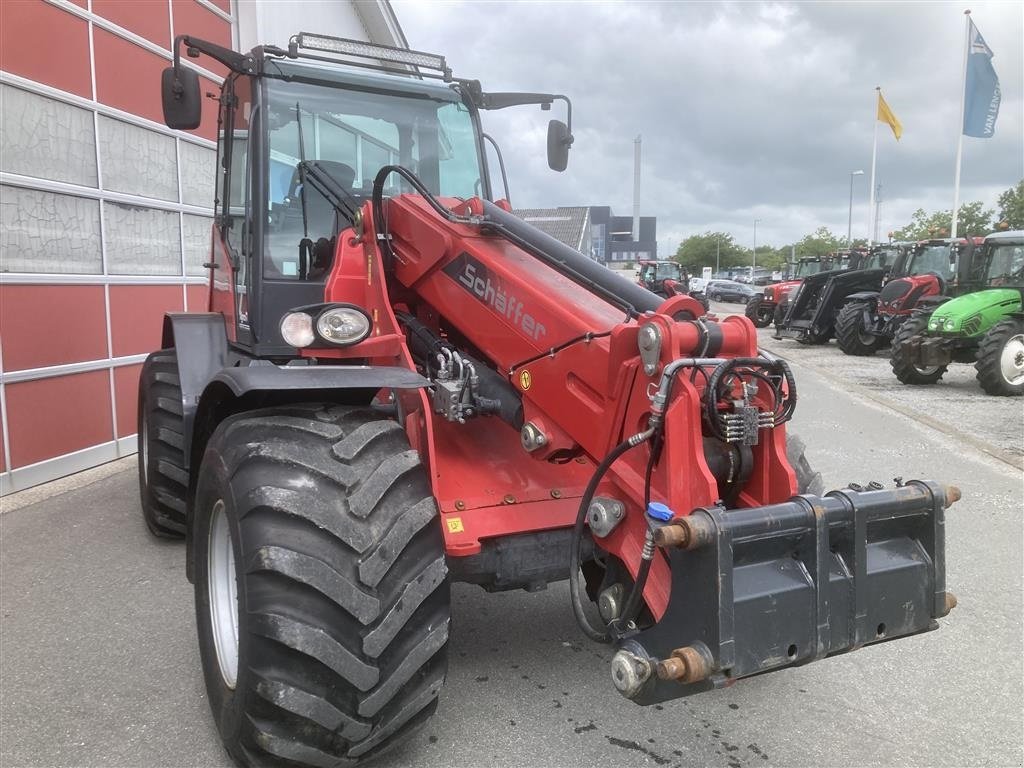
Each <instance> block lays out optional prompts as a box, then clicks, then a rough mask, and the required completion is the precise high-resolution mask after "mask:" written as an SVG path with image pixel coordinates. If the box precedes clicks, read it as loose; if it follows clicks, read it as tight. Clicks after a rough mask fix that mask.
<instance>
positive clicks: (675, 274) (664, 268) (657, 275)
mask: <svg viewBox="0 0 1024 768" xmlns="http://www.w3.org/2000/svg"><path fill="white" fill-rule="evenodd" d="M654 279H655V280H678V279H679V265H678V264H658V265H657V266H656V268H655V270H654Z"/></svg>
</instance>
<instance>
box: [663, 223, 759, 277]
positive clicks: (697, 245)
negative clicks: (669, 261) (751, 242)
mask: <svg viewBox="0 0 1024 768" xmlns="http://www.w3.org/2000/svg"><path fill="white" fill-rule="evenodd" d="M749 253H750V252H749V251H747V250H745V249H744V248H741V247H740V246H738V245H736V243H735V242H734V241H733V237H732V235H730V234H729V233H727V232H705V233H704V234H702V235H690V236H689V237H688V238H686V239H685V240H683V242H682V243H680V244H679V248H678V249H677V250H676V256H675V258H676V261H678V262H679V263H680V264H683V265H685V266H688V267H711V268H712V269H714V268H715V265H716V254H717V257H718V266H720V267H723V268H724V267H735V266H739V265H741V264H749V263H750V256H749Z"/></svg>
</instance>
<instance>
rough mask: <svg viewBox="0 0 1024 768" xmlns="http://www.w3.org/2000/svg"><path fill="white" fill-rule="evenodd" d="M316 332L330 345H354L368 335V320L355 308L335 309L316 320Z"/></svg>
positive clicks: (329, 310)
mask: <svg viewBox="0 0 1024 768" xmlns="http://www.w3.org/2000/svg"><path fill="white" fill-rule="evenodd" d="M316 332H317V333H318V334H320V338H322V339H323V340H324V341H329V342H331V343H332V344H340V345H344V346H348V345H349V344H356V343H357V342H360V341H362V340H363V339H365V338H366V337H367V336H369V335H370V318H369V317H367V316H366V314H365V313H364V312H363V311H362V310H359V309H356V308H355V307H335V308H334V309H328V310H327V311H326V312H324V313H323V314H321V315H320V317H318V318H317V321H316Z"/></svg>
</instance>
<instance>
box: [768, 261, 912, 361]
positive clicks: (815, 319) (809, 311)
mask: <svg viewBox="0 0 1024 768" xmlns="http://www.w3.org/2000/svg"><path fill="white" fill-rule="evenodd" d="M898 255H899V249H897V248H895V247H893V246H890V245H879V246H875V247H873V248H870V249H867V248H858V249H852V250H847V251H839V252H837V253H836V254H835V258H834V260H833V262H832V269H830V270H827V271H823V272H819V273H817V274H815V275H810V276H808V277H806V278H804V280H803V281H802V282H801V283H800V286H799V287H798V288H797V289H796V290H795V291H793V292H792V293H790V295H789V301H788V302H787V305H786V308H785V312H784V314H783V317H782V319H781V321H780V322H778V323H776V330H775V338H777V339H782V338H792V339H796V340H797V341H798V342H800V343H801V344H824V343H826V342H828V340H829V339H831V338H832V336H833V334H834V333H835V321H836V316H837V315H838V314H839V312H840V309H841V307H842V306H843V304H844V303H845V302H846V301H847V298H848V297H849V296H850V295H855V294H857V293H859V292H861V291H871V290H879V289H881V287H882V282H883V281H884V280H885V277H886V275H887V274H889V270H890V269H891V268H892V265H893V263H894V262H895V261H896V260H897V257H898Z"/></svg>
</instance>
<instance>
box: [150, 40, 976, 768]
mask: <svg viewBox="0 0 1024 768" xmlns="http://www.w3.org/2000/svg"><path fill="white" fill-rule="evenodd" d="M181 45H184V46H185V48H186V50H187V51H188V53H189V55H191V56H198V55H201V54H205V55H207V56H211V57H212V58H214V59H216V60H217V61H219V62H220V63H221V64H223V65H224V66H225V67H227V69H228V70H229V74H228V75H227V77H226V78H225V80H224V84H223V86H222V89H221V93H220V98H219V100H218V101H217V102H216V103H217V104H218V108H219V112H220V115H219V124H220V130H219V141H218V153H219V163H218V178H217V185H216V190H217V192H216V195H217V198H216V218H215V219H214V225H213V226H214V229H213V234H212V238H211V239H212V243H213V249H212V253H211V256H210V262H209V264H208V268H209V269H210V298H209V311H208V312H205V313H191V314H172V315H168V316H167V318H166V321H165V324H164V335H163V345H162V346H163V348H162V349H161V350H160V351H158V352H155V353H153V354H152V355H150V357H149V358H148V360H147V361H146V363H145V365H144V368H143V372H142V377H141V381H140V398H139V448H140V450H139V478H140V490H141V494H142V506H143V512H144V515H145V519H146V521H147V522H148V524H149V526H150V527H151V529H152V530H153V532H154V533H157V534H159V535H167V536H183V537H184V538H185V540H186V551H187V575H188V578H189V579H190V580H191V581H192V582H193V583H194V585H195V606H196V623H197V629H198V633H199V647H200V656H201V659H202V665H203V670H204V675H205V681H206V690H207V694H208V699H209V704H210V706H211V708H212V710H213V715H214V720H215V722H216V726H217V729H218V731H219V733H220V737H221V739H222V740H223V741H224V744H225V745H226V747H227V750H228V752H229V753H230V754H231V756H232V757H233V758H234V759H235V760H236V761H237V762H238V763H239V764H241V765H263V766H265V765H274V766H283V765H302V766H326V765H341V764H346V765H347V764H352V763H356V762H359V761H365V760H370V759H372V758H374V757H375V756H376V755H378V754H379V753H380V752H381V751H383V750H385V749H387V748H389V747H390V746H393V745H394V744H395V743H397V742H398V741H400V740H401V739H403V738H404V737H406V736H408V735H409V734H410V733H411V732H412V731H413V730H414V729H416V728H418V727H419V726H421V725H423V724H424V723H425V722H426V720H427V719H428V718H429V717H430V716H431V715H432V714H433V712H434V710H435V708H436V707H437V702H438V697H439V695H440V693H441V689H442V686H443V684H444V680H445V673H446V669H447V666H448V654H447V648H448V638H449V632H450V621H451V618H450V617H451V613H450V601H451V597H450V591H449V585H450V583H451V582H452V581H467V582H472V583H476V584H479V585H481V586H483V587H484V588H485V589H488V590H502V589H516V588H523V589H527V590H531V591H532V590H536V589H540V588H543V586H544V585H545V584H547V583H548V582H551V581H556V580H561V579H568V580H569V585H570V589H569V591H570V594H571V610H572V611H573V613H574V614H575V616H576V618H577V620H578V622H579V625H580V628H581V630H582V632H583V633H584V634H585V635H586V636H587V637H589V638H592V639H593V640H595V641H598V642H604V643H611V644H613V646H614V648H615V653H614V657H613V660H612V662H611V668H610V670H609V671H610V678H611V682H612V683H613V685H614V687H615V688H616V689H617V690H618V691H619V692H620V693H621V694H622V695H623V696H625V697H626V698H627V699H629V700H630V701H632V702H635V703H637V704H641V705H649V704H655V703H657V702H661V701H665V700H668V699H674V698H677V697H680V696H688V695H692V694H695V693H699V692H701V691H708V690H712V689H715V688H723V687H726V686H730V685H732V684H734V683H735V682H736V681H737V680H739V679H741V678H744V677H748V676H751V675H759V674H762V673H764V672H770V671H774V670H779V669H784V668H786V667H791V666H797V665H802V664H806V663H809V662H812V661H815V660H818V659H823V658H825V657H827V656H831V655H834V654H840V653H845V652H847V651H851V650H855V649H858V648H861V647H863V646H865V645H868V644H871V643H877V642H882V641H889V640H894V639H897V638H902V637H905V636H909V635H914V634H917V633H920V632H926V631H928V630H931V629H934V628H935V627H936V619H938V618H940V617H942V616H945V615H946V614H947V613H948V612H949V610H950V609H951V607H952V606H953V605H954V599H953V597H952V595H951V594H950V593H948V592H947V591H946V580H945V546H944V539H943V536H944V530H945V529H944V522H943V521H944V510H945V508H946V507H947V506H948V505H949V504H951V503H952V502H953V501H955V500H956V499H957V498H958V497H959V492H958V491H957V490H956V489H955V488H953V487H951V486H944V485H940V484H938V483H934V482H931V481H911V482H908V483H898V484H897V486H898V487H896V488H892V489H883V488H882V487H881V486H880V485H877V484H872V485H869V486H865V487H861V486H854V485H851V486H849V487H847V488H844V489H842V490H839V491H834V492H832V493H830V494H828V495H826V496H822V495H820V493H821V490H822V489H821V482H820V477H818V476H816V475H815V474H814V473H813V472H811V471H810V468H809V466H808V465H807V462H806V460H805V458H804V457H803V451H802V446H801V445H800V444H799V442H798V441H795V440H794V439H793V438H792V436H791V435H788V434H787V424H788V422H789V421H790V419H791V417H792V416H793V412H794V408H795V406H796V402H797V385H796V382H795V381H794V379H793V375H792V373H791V371H790V369H789V367H788V366H787V365H786V363H785V362H784V361H782V360H780V359H778V358H774V357H771V356H769V355H767V354H765V353H763V352H760V351H759V350H758V347H757V337H756V333H755V330H754V328H753V326H752V325H751V324H750V322H749V321H748V320H747V319H746V318H743V317H729V318H726V319H725V320H723V321H722V322H716V321H713V320H710V319H708V318H706V317H703V316H702V312H701V308H700V306H699V305H698V304H697V302H696V301H694V300H693V299H692V298H690V297H688V296H679V295H676V296H672V297H669V298H667V299H665V298H661V297H658V296H655V295H654V294H652V293H651V292H649V291H647V290H645V289H643V288H641V287H640V286H638V285H634V284H632V283H630V282H628V281H625V280H623V279H622V278H621V277H619V276H617V275H615V274H614V273H612V272H611V271H609V270H607V269H606V268H604V267H603V266H601V265H599V264H597V263H595V262H593V261H591V260H590V259H588V258H586V257H585V256H583V255H582V254H580V253H578V252H577V251H574V250H573V249H572V248H569V247H567V246H565V245H563V244H562V243H560V242H559V241H557V240H555V239H554V238H552V237H549V236H548V235H546V234H544V233H542V232H540V231H539V230H537V229H535V228H533V227H532V226H530V225H529V224H527V223H525V222H524V221H522V220H520V219H518V218H516V217H515V216H514V215H512V213H511V210H510V207H509V205H508V203H507V201H504V200H497V201H493V202H492V200H494V198H493V195H492V191H491V187H490V182H489V179H490V175H489V174H488V167H487V165H486V159H485V158H486V156H485V153H484V137H483V133H482V129H481V125H480V115H481V113H482V112H484V111H487V110H493V109H502V108H505V107H510V106H514V105H518V104H541V105H545V106H547V107H550V106H551V105H552V103H553V102H555V101H565V102H566V104H567V106H568V99H566V98H565V97H564V96H558V95H554V94H542V93H488V92H486V91H484V90H483V89H482V88H481V86H480V83H479V82H477V81H474V80H464V79H457V78H454V77H453V76H452V73H451V71H450V70H449V69H448V67H447V65H446V63H445V61H444V59H443V58H442V57H440V56H434V55H432V54H427V53H422V52H418V51H409V50H398V49H390V48H385V47H380V46H371V45H369V44H367V43H365V42H362V41H350V40H344V39H340V38H333V37H326V36H323V35H310V34H305V33H303V34H299V35H296V36H295V37H294V38H292V41H291V44H290V45H289V47H288V48H287V49H280V48H272V47H263V48H256V49H254V50H253V51H251V52H250V53H248V54H245V55H243V54H238V53H235V52H233V51H230V50H226V49H224V48H221V47H219V46H216V45H214V44H211V43H207V42H204V41H202V40H198V39H196V38H190V37H184V38H179V39H178V40H176V41H175V50H176V51H177V50H178V48H179V47H180V46H181ZM342 56H346V57H349V58H348V59H347V60H344V61H343V60H340V58H339V57H342ZM351 57H368V58H369V59H370V61H368V62H367V63H366V66H367V67H369V68H371V69H374V70H377V71H375V72H372V73H370V74H367V73H366V72H365V71H357V70H355V69H353V68H352V66H351V64H350V63H348V62H349V61H351ZM310 61H312V62H315V63H314V64H311V63H310ZM411 66H415V67H416V70H417V71H416V75H417V76H416V77H410V76H409V75H410V69H409V68H410V67H411ZM203 101H204V100H203V98H202V94H201V89H200V86H199V81H198V78H197V76H196V74H195V72H194V70H191V69H188V68H185V67H182V66H181V65H180V63H179V62H178V61H177V56H176V58H175V63H174V66H172V67H170V68H168V69H167V70H166V71H165V72H164V76H163V103H164V114H165V120H166V122H167V124H168V125H169V126H170V127H172V128H176V129H190V128H194V127H196V126H197V125H198V124H199V121H200V105H201V103H202V102H203ZM567 122H568V121H567ZM310 137H313V139H311V138H310ZM571 143H572V133H571V129H570V125H569V124H567V123H563V122H561V121H559V120H552V121H550V123H549V126H548V144H547V149H548V163H549V165H550V166H551V167H552V168H553V169H554V170H564V169H565V167H566V163H567V160H568V151H569V147H570V145H571ZM679 316H682V317H688V319H682V320H680V319H677V317H679ZM799 493H803V494H804V495H797V494H799ZM590 601H593V602H595V603H597V605H598V608H599V613H600V620H596V619H595V618H594V617H592V616H591V615H589V614H588V613H587V612H585V610H584V606H585V603H587V602H590Z"/></svg>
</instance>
